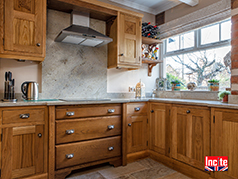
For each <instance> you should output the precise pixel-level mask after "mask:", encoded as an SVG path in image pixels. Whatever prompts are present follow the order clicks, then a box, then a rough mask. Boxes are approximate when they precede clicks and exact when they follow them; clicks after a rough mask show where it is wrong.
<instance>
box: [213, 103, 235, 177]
mask: <svg viewBox="0 0 238 179" xmlns="http://www.w3.org/2000/svg"><path fill="white" fill-rule="evenodd" d="M211 116H212V118H211V132H212V133H211V140H212V141H211V147H212V148H211V151H212V153H211V155H212V156H228V165H229V166H228V171H225V172H215V178H217V179H235V178H238V166H237V161H238V153H237V150H238V132H237V131H238V111H237V110H229V109H219V108H212V110H211Z"/></svg>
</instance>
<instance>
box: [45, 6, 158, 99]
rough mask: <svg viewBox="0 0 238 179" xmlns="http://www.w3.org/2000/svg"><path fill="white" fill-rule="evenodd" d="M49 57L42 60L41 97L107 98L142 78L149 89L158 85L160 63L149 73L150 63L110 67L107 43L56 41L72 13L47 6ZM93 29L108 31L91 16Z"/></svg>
mask: <svg viewBox="0 0 238 179" xmlns="http://www.w3.org/2000/svg"><path fill="white" fill-rule="evenodd" d="M47 19H48V23H47V41H46V58H45V61H44V62H43V64H42V98H66V97H67V98H68V97H77V98H85V97H88V98H90V97H91V98H92V97H94V98H105V97H108V96H109V97H113V96H112V94H107V89H108V92H113V93H124V92H127V90H128V87H129V86H128V84H130V85H134V86H135V84H136V83H137V82H138V81H139V79H140V78H142V80H143V81H144V82H145V84H146V86H147V88H146V90H147V91H148V92H150V91H151V90H152V88H154V87H155V79H156V78H157V76H158V73H159V72H158V67H154V72H153V77H147V67H146V65H144V66H143V68H142V69H140V70H136V71H123V70H117V69H109V70H107V46H103V47H99V48H92V47H85V46H77V45H71V44H64V43H57V42H54V39H55V37H56V36H57V35H58V33H59V32H60V31H61V30H62V29H64V28H66V27H67V26H69V25H70V14H67V13H63V12H59V11H54V10H48V16H47ZM90 26H91V27H92V28H93V29H96V30H98V31H100V32H101V33H105V28H106V25H105V22H104V21H99V20H95V19H91V22H90Z"/></svg>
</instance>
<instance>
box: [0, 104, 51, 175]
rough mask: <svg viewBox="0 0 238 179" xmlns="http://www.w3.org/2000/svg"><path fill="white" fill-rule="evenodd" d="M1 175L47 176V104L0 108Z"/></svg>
mask: <svg viewBox="0 0 238 179" xmlns="http://www.w3.org/2000/svg"><path fill="white" fill-rule="evenodd" d="M1 115H2V168H1V178H4V179H12V178H22V177H24V178H25V179H28V178H29V179H30V178H33V177H36V178H41V179H47V178H48V172H47V171H48V169H47V163H48V129H47V128H48V124H47V121H48V118H47V116H48V111H47V107H44V106H42V107H33V108H32V107H22V108H20V107H17V108H5V109H2V110H1Z"/></svg>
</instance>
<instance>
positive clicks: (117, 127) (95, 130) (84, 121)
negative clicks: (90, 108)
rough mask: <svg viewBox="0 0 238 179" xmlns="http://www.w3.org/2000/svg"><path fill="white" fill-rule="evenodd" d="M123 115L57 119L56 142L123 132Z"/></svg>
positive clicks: (107, 135)
mask: <svg viewBox="0 0 238 179" xmlns="http://www.w3.org/2000/svg"><path fill="white" fill-rule="evenodd" d="M121 126H122V124H121V116H106V117H94V118H80V119H70V120H58V121H56V144H60V143H67V142H75V141H81V140H88V139H96V138H102V137H109V136H115V135H120V134H121Z"/></svg>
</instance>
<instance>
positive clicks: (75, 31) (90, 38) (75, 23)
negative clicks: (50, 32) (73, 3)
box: [55, 11, 112, 47]
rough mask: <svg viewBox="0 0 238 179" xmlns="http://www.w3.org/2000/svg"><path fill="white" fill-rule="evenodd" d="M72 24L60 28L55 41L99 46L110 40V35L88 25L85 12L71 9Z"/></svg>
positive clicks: (88, 20)
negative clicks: (62, 28)
mask: <svg viewBox="0 0 238 179" xmlns="http://www.w3.org/2000/svg"><path fill="white" fill-rule="evenodd" d="M71 23H72V25H71V26H69V27H67V28H66V29H64V30H62V31H61V32H60V33H59V35H58V36H57V37H56V39H55V41H56V42H64V43H71V44H76V45H84V46H90V47H101V46H103V45H106V44H108V43H110V42H112V39H111V38H110V37H107V36H106V35H104V34H102V33H100V32H97V31H95V30H93V29H92V28H90V27H89V25H90V17H89V13H87V12H79V11H72V13H71Z"/></svg>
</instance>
